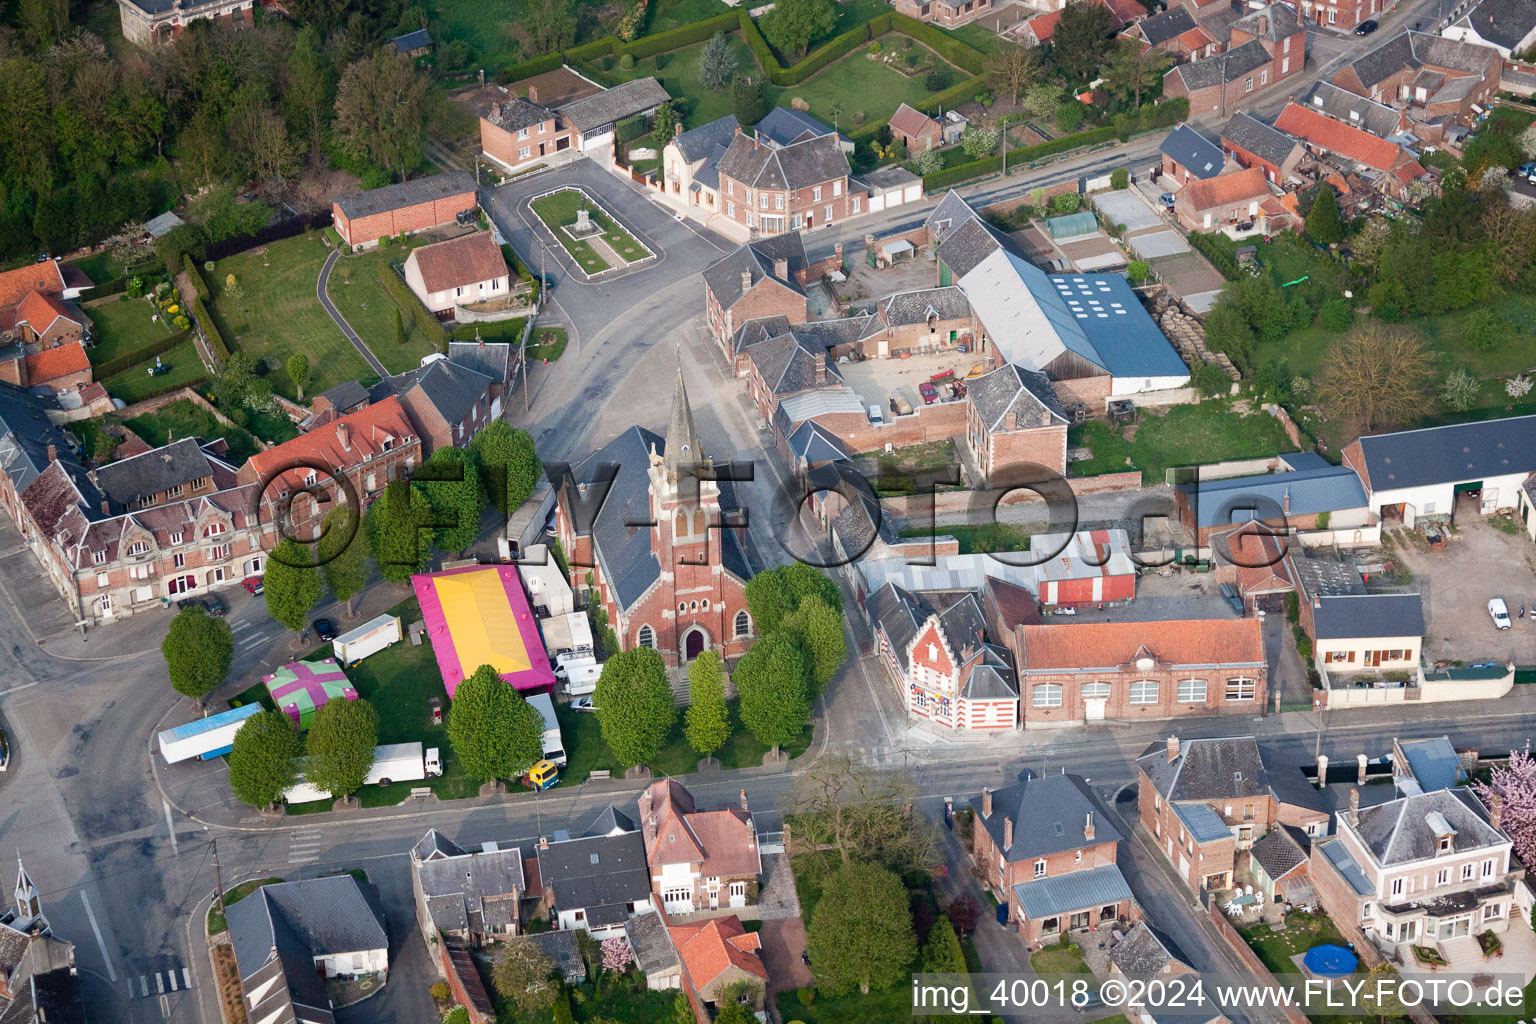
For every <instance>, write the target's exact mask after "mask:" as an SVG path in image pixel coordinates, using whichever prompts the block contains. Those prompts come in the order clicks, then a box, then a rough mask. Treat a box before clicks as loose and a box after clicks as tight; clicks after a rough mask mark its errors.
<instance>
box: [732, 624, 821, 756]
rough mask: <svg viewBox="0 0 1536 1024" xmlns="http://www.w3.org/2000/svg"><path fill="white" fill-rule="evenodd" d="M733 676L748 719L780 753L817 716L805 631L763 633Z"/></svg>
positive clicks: (745, 720)
mask: <svg viewBox="0 0 1536 1024" xmlns="http://www.w3.org/2000/svg"><path fill="white" fill-rule="evenodd" d="M731 677H732V678H733V679H735V681H736V690H737V692H738V693H740V694H741V721H742V724H743V725H745V726H746V727H747V729H748V730H750V731H751V733H752V735H754V736H756V737H757V739H758V741H759V742H760V743H766V744H768V745H769V746H770V747H772V748H773V756H774V757H778V755H779V747H781V746H783V745H784V744H785V743H788V742H790V741H791V740H793V739H795V738H796V737H798V736H799V735H800V734H801V732H803V731H804V730H805V727H806V724H807V723H809V722H810V720H811V698H810V683H811V655H810V652H808V651H807V650H806V649H805V643H804V641H803V640H802V639H801V637H800V634H799V633H797V632H795V631H793V630H789V629H781V630H778V631H777V632H773V633H769V634H768V635H767V636H764V637H762V638H760V639H759V640H758V641H757V642H756V643H755V644H753V645H752V646H751V648H750V649H749V650H748V651H747V653H746V654H744V655H743V656H742V659H741V661H739V662H738V663H737V664H736V671H735V672H733V673H732V674H731Z"/></svg>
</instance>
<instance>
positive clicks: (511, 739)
mask: <svg viewBox="0 0 1536 1024" xmlns="http://www.w3.org/2000/svg"><path fill="white" fill-rule="evenodd" d="M543 737H544V716H542V715H540V714H539V713H538V711H536V710H534V708H533V706H532V705H530V704H529V703H528V702H527V701H526V700H524V699H523V698H522V697H520V696H518V694H517V691H515V690H513V689H512V687H511V686H510V685H509V684H508V683H507V681H506V680H504V679H502V678H501V674H500V673H499V672H497V671H496V669H495V667H494V666H492V665H481V666H480V667H479V668H477V669H475V672H474V675H472V676H470V677H469V678H468V679H465V680H463V681H462V682H460V683H459V686H458V689H456V690H454V692H453V700H452V701H451V702H450V703H449V706H448V742H449V743H451V744H453V752H454V754H455V755H456V756H457V757H458V759H459V764H461V765H462V766H463V768H464V774H465V775H467V776H469V777H470V778H472V779H475V780H477V781H479V782H490V781H491V780H493V779H515V778H520V777H521V776H523V775H526V774H528V769H529V768H532V767H533V766H534V764H536V763H537V762H538V760H539V758H541V757H542V756H543V754H544V750H543Z"/></svg>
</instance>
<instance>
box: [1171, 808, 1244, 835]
mask: <svg viewBox="0 0 1536 1024" xmlns="http://www.w3.org/2000/svg"><path fill="white" fill-rule="evenodd" d="M1173 811H1174V813H1175V814H1177V815H1178V816H1179V820H1180V821H1182V822H1183V823H1184V827H1185V828H1187V829H1188V830H1189V834H1190V835H1191V836H1192V837H1193V838H1194V840H1195V842H1197V843H1213V842H1215V841H1217V840H1218V839H1229V838H1231V836H1232V830H1231V829H1229V828H1227V823H1226V822H1225V821H1223V820H1222V818H1221V815H1219V814H1217V813H1216V812H1215V811H1214V810H1212V809H1211V807H1210V805H1209V804H1203V803H1198V802H1190V803H1179V804H1174V805H1173Z"/></svg>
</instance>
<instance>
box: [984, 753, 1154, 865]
mask: <svg viewBox="0 0 1536 1024" xmlns="http://www.w3.org/2000/svg"><path fill="white" fill-rule="evenodd" d="M969 802H970V806H971V808H972V809H973V810H975V812H976V818H977V820H978V821H980V822H981V823H982V827H983V828H985V829H986V830H987V833H988V834H989V835H990V836H991V837H992V842H993V843H995V844H996V845H997V848H998V849H999V850H1002V851H1003V856H1004V857H1006V858H1007V860H1008V861H1009V863H1014V862H1017V861H1021V860H1033V859H1035V858H1037V857H1045V856H1049V855H1050V854H1053V853H1061V852H1062V851H1064V850H1076V849H1079V848H1081V847H1084V846H1092V845H1094V844H1096V843H1108V842H1119V841H1120V840H1121V839H1124V838H1125V837H1124V836H1123V835H1121V833H1120V830H1119V829H1117V828H1116V827H1115V825H1114V823H1113V821H1112V820H1111V819H1110V817H1109V815H1108V814H1106V813H1105V812H1104V811H1103V809H1102V808H1100V806H1099V802H1098V800H1097V799H1096V798H1095V797H1094V795H1093V793H1092V792H1091V791H1090V790H1089V789H1088V784H1087V783H1086V782H1084V781H1083V779H1082V778H1081V777H1080V776H1077V775H1067V774H1062V775H1046V776H1044V777H1037V776H1035V775H1034V773H1030V777H1029V778H1028V779H1026V780H1025V781H1023V782H1016V783H1014V784H1013V785H1011V786H1004V787H1003V788H1002V789H995V790H993V791H992V815H991V817H988V818H983V817H982V816H981V806H982V798H981V797H980V796H974V797H972V798H971V799H970V801H969ZM1089 815H1092V816H1093V829H1094V832H1093V838H1092V839H1089V838H1087V837H1086V836H1085V835H1084V825H1086V824H1087V821H1088V816H1089ZM1005 817H1010V818H1012V819H1013V846H1011V847H1009V848H1006V849H1005V848H1004V847H1003V819H1004V818H1005Z"/></svg>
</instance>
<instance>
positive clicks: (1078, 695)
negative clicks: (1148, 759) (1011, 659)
mask: <svg viewBox="0 0 1536 1024" xmlns="http://www.w3.org/2000/svg"><path fill="white" fill-rule="evenodd" d="M1017 643H1018V649H1019V684H1020V691H1021V694H1022V696H1023V700H1024V704H1023V716H1024V725H1025V727H1026V728H1028V727H1030V726H1031V725H1045V724H1064V723H1069V722H1083V721H1088V722H1093V721H1101V720H1116V721H1138V720H1145V719H1162V718H1179V717H1183V716H1185V715H1220V714H1245V715H1252V714H1257V713H1258V712H1259V709H1261V708H1263V706H1264V701H1265V699H1266V697H1267V695H1268V687H1269V666H1268V662H1267V661H1266V660H1265V656H1264V633H1263V627H1262V624H1261V623H1260V622H1259V621H1258V620H1257V619H1182V620H1163V621H1155V622H1074V623H1067V624H1062V625H1055V624H1052V625H1043V626H1024V627H1022V628H1021V630H1020V633H1019V635H1018V640H1017Z"/></svg>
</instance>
